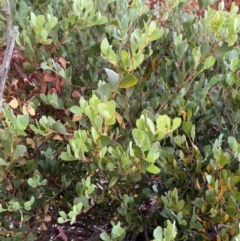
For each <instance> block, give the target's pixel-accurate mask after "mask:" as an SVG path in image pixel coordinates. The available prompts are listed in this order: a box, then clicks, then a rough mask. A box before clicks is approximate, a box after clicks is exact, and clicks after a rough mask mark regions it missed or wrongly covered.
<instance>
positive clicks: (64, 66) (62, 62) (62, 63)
mask: <svg viewBox="0 0 240 241" xmlns="http://www.w3.org/2000/svg"><path fill="white" fill-rule="evenodd" d="M58 61H59V62H60V64H61V65H62V67H63V68H64V69H66V67H67V65H66V60H65V59H64V58H63V57H60V58H59V59H58Z"/></svg>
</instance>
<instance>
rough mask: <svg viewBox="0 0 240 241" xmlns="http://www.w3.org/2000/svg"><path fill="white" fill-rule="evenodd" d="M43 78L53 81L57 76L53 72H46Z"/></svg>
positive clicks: (45, 80)
mask: <svg viewBox="0 0 240 241" xmlns="http://www.w3.org/2000/svg"><path fill="white" fill-rule="evenodd" d="M43 80H44V82H51V81H54V80H55V77H54V76H53V75H51V74H45V75H44V76H43Z"/></svg>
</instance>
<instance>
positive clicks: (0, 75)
mask: <svg viewBox="0 0 240 241" xmlns="http://www.w3.org/2000/svg"><path fill="white" fill-rule="evenodd" d="M4 12H5V14H6V20H7V43H6V50H5V54H4V58H3V62H2V68H1V69H0V113H1V112H2V100H3V91H4V86H5V82H6V79H7V75H8V71H9V68H10V62H11V58H12V53H13V50H14V47H15V40H16V37H17V33H18V27H17V26H14V28H13V31H12V34H11V30H12V29H11V28H12V21H11V11H10V4H9V2H8V0H6V4H5V8H4Z"/></svg>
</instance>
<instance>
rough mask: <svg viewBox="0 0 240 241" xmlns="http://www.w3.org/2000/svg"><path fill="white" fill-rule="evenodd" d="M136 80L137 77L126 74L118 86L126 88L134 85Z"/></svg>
mask: <svg viewBox="0 0 240 241" xmlns="http://www.w3.org/2000/svg"><path fill="white" fill-rule="evenodd" d="M137 82H138V79H137V78H136V77H135V76H134V75H132V74H126V75H125V76H124V78H123V80H122V81H121V83H120V86H119V87H120V88H122V89H128V88H130V87H132V86H134V85H136V84H137Z"/></svg>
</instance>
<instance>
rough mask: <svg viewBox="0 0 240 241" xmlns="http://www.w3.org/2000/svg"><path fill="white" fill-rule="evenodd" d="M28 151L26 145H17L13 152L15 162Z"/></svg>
mask: <svg viewBox="0 0 240 241" xmlns="http://www.w3.org/2000/svg"><path fill="white" fill-rule="evenodd" d="M26 151H27V147H26V146H24V145H17V147H16V148H15V150H14V152H13V160H16V159H17V158H18V157H20V156H21V155H23V153H24V152H26Z"/></svg>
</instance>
